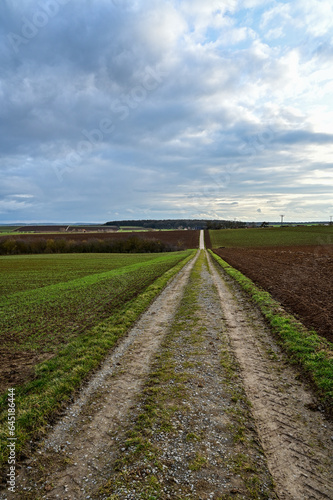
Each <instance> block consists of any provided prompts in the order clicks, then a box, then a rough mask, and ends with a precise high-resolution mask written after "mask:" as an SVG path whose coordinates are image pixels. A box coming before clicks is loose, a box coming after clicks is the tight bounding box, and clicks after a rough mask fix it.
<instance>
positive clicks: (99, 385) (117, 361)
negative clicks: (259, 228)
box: [0, 256, 333, 500]
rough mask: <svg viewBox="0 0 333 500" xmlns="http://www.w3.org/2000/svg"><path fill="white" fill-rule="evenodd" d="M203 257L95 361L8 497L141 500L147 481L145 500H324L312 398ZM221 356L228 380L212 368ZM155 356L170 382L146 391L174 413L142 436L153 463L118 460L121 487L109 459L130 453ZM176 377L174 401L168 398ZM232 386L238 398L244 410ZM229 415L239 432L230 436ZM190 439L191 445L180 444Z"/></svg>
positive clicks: (332, 487)
mask: <svg viewBox="0 0 333 500" xmlns="http://www.w3.org/2000/svg"><path fill="white" fill-rule="evenodd" d="M205 259H207V256H206V257H205V258H203V257H200V259H199V260H200V262H201V263H200V266H199V261H198V262H197V263H194V261H192V262H191V263H189V264H188V265H187V266H186V267H185V268H184V269H183V270H182V271H181V273H180V274H179V275H178V276H177V277H176V278H174V280H173V281H172V282H171V283H170V284H169V285H168V287H167V288H166V289H165V290H164V292H163V293H162V294H161V295H160V296H159V297H158V298H157V299H156V300H155V301H154V303H153V304H152V306H151V307H150V308H149V309H148V310H147V312H146V313H145V314H144V315H143V316H142V317H141V319H140V320H139V321H138V323H137V324H136V326H135V327H134V328H133V329H132V330H131V331H130V332H129V334H128V336H127V337H126V339H124V340H123V341H122V342H121V343H120V344H119V346H118V347H117V349H116V350H115V351H114V352H113V353H112V354H111V355H110V357H109V358H108V359H107V360H106V362H105V364H104V366H103V367H102V369H101V371H100V372H99V373H98V374H97V375H96V376H95V377H94V378H93V379H92V380H91V382H90V384H89V385H88V386H87V387H86V388H85V389H84V390H83V391H82V394H81V397H80V399H79V400H78V401H77V402H76V403H74V405H73V406H71V407H70V408H68V412H67V414H66V415H65V417H64V418H63V419H62V421H61V422H59V423H58V424H57V426H56V427H55V428H54V429H53V431H52V433H51V434H50V437H49V439H48V440H47V442H46V443H43V444H42V445H41V446H40V448H39V450H37V452H36V454H35V455H34V456H33V457H32V458H31V460H29V461H28V462H27V463H26V464H24V465H23V468H22V470H21V473H20V476H19V478H18V481H19V484H20V489H21V493H20V494H16V496H14V498H24V499H29V498H31V499H35V498H46V499H50V500H51V499H55V498H60V499H81V498H82V499H83V498H101V499H106V498H108V495H109V494H111V493H112V494H113V495H115V496H113V497H112V498H119V499H126V498H128V499H130V498H131V499H136V498H148V497H141V496H140V495H141V493H142V488H144V487H145V486H144V485H145V484H146V483H147V484H148V482H149V481H148V480H149V478H151V477H152V475H154V477H155V478H157V479H156V481H157V482H158V484H159V487H160V488H161V489H160V494H159V496H156V497H151V498H161V499H164V498H165V499H166V498H179V499H180V498H185V497H186V498H192V499H208V498H212V499H216V500H217V499H220V498H231V497H232V498H238V499H240V498H271V499H273V498H280V499H297V500H302V499H310V498H313V499H318V500H319V499H332V498H333V484H332V477H333V470H332V456H333V443H332V437H333V428H332V426H331V424H329V423H328V422H327V421H325V419H324V417H323V416H322V414H321V413H320V411H313V410H312V409H317V404H316V401H315V400H314V399H313V396H312V395H311V394H310V393H309V392H308V391H307V390H306V389H305V388H304V387H303V386H302V384H301V383H300V382H299V381H298V380H297V373H296V372H295V371H294V370H293V369H291V368H290V367H289V364H288V362H287V360H286V359H285V357H284V354H283V353H282V352H281V351H280V349H279V348H278V347H277V346H276V345H275V343H274V341H273V339H272V337H271V336H270V332H269V330H268V329H267V327H266V326H265V324H264V322H263V321H262V319H261V317H260V315H259V313H257V312H256V311H255V310H254V309H253V305H252V304H251V303H249V302H248V299H247V298H246V297H244V296H243V295H242V293H241V292H240V291H239V290H238V288H237V286H236V285H235V284H234V283H233V282H232V281H231V280H230V279H229V278H227V277H226V276H224V274H223V271H222V270H221V269H219V268H218V267H217V266H216V264H215V263H213V262H212V261H211V260H210V259H208V264H207V261H205ZM193 266H194V273H193V271H192V269H193ZM194 292H195V295H196V299H195V300H196V302H195V310H193V311H190V310H189V308H188V307H187V305H186V304H187V303H186V302H185V303H184V304H183V305H182V307H183V311H185V312H186V314H185V313H184V314H185V316H186V318H185V320H186V321H185V320H184V321H183V322H182V318H181V317H179V311H181V309H178V313H177V308H178V307H180V304H181V303H182V302H181V301H182V300H183V301H184V300H185V299H186V297H187V295H189V294H190V293H194ZM184 294H185V295H184ZM186 294H187V295H186ZM182 297H183V299H182ZM184 297H185V299H184ZM193 300H194V299H193ZM186 307H187V309H186ZM177 314H178V316H177ZM163 356H164V358H163ZM229 358H230V359H231V360H233V361H232V363H233V370H234V372H233V373H234V376H233V378H232V380H231V381H230V380H228V378H227V372H225V368H224V367H225V365H226V360H227V359H228V360H229ZM161 359H166V360H168V363H171V364H172V367H173V368H172V370H173V372H172V373H173V377H171V376H168V377H165V378H164V379H163V380H161V381H156V380H155V379H154V380H155V381H154V384H155V385H154V391H155V392H154V391H153V394H154V393H156V401H159V403H158V404H160V405H162V407H161V408H162V409H161V412H162V413H163V411H162V410H163V405H164V406H165V408H169V406H170V405H171V406H172V405H173V406H175V405H176V406H177V405H178V406H177V408H176V411H175V413H174V414H173V417H172V418H171V420H170V426H169V427H167V428H166V430H165V429H164V430H163V431H161V430H160V429H159V428H158V426H157V423H158V422H155V424H156V425H155V424H154V425H155V427H154V426H153V427H152V428H151V431H149V429H145V431H147V433H148V436H149V440H150V442H151V443H152V445H153V446H154V447H155V448H154V449H155V450H156V452H155V453H156V456H155V459H154V460H155V461H159V464H160V468H159V469H157V470H155V469H154V467H153V466H151V465H150V464H149V463H148V462H147V459H146V458H145V457H143V458H142V457H140V456H136V455H135V456H134V458H132V459H131V460H130V459H129V458H127V462H126V464H127V465H126V467H127V469H126V474H127V475H126V481H125V480H124V477H123V475H122V474H121V473H120V472H119V471H118V470H117V467H115V461H116V460H119V459H126V457H128V455H129V453H130V452H129V451H128V448H127V446H126V444H125V443H126V439H127V438H128V433H129V432H130V431H131V428H132V427H133V426H135V425H136V423H137V422H138V419H139V416H140V414H141V413H142V412H143V411H144V408H145V398H146V397H147V396H146V395H145V394H147V391H145V392H143V389H144V388H145V387H146V388H147V387H148V388H151V385H149V384H151V383H152V382H151V380H150V378H151V377H152V375H151V374H152V373H156V370H158V369H163V363H162V366H160V368H158V366H159V365H158V363H160V364H161ZM230 363H231V361H230ZM177 374H178V375H177ZM178 376H181V382H179V383H181V385H182V392H181V398H180V399H177V398H176V399H174V398H175V396H174V392H172V391H173V389H174V385H175V384H177V377H178ZM147 384H148V385H147ZM237 391H245V396H246V397H247V399H248V400H249V401H250V403H251V408H252V409H250V406H247V404H246V402H245V400H246V397H245V398H242V397H241V396H240V395H239V392H237ZM159 394H161V395H162V394H163V395H164V396H163V398H162V399H161V400H159V399H158V398H159ZM171 395H172V396H171ZM168 398H169V399H168ZM170 398H171V399H172V398H173V399H172V401H171V399H170ZM236 401H237V402H236ZM240 401H241V403H240ZM158 408H159V407H158V406H157V409H158ZM165 408H164V410H165ZM235 410H237V411H235ZM156 411H157V410H156ZM158 411H159V410H158ZM158 411H157V414H159V413H158ZM238 419H241V422H242V428H243V431H242V432H243V433H244V435H243V438H242V439H238V440H236V439H235V436H234V435H233V432H234V429H235V428H236V424H237V423H238V424H239V420H238ZM244 419H247V422H245V423H244ZM238 424H237V425H238ZM152 425H153V424H152ZM156 426H157V427H156ZM148 431H149V432H148ZM192 435H195V436H200V439H199V438H198V439H195V440H194V441H195V442H192V441H191V440H190V439H188V436H192ZM261 447H262V449H263V450H264V454H263V455H262V454H261V452H260V449H261ZM199 455H200V456H202V457H203V458H202V464H201V465H200V467H199V466H198V467H194V466H193V463H194V462H193V457H197V456H199ZM240 456H241V457H248V460H250V459H251V467H250V465H249V464H248V463H247V464H245V465H246V466H245V465H244V466H243V468H242V467H241V465H238V467H240V468H238V469H237V468H236V466H235V460H236V458H237V457H238V458H239V457H240ZM191 464H192V465H191ZM231 464H232V465H231ZM254 469H256V470H255V471H254ZM251 474H252V475H251ZM254 474H255V477H256V478H257V481H259V482H260V484H259V486H258V489H257V491H259V492H260V494H258V493H256V495H257V496H254V493H253V494H252V493H251V490H250V489H249V486H248V483H249V481H250V480H253V482H254V476H253V475H254ZM271 479H273V480H274V482H275V484H276V487H275V491H273V490H272V486H271V483H272V481H271ZM124 481H125V482H124ZM147 481H148V482H147ZM106 484H107V485H108V486H107V487H106V488H104V489H102V490H101V489H99V488H100V487H103V486H105V485H106ZM149 484H150V483H149ZM253 484H254V483H253ZM23 487H24V488H26V489H25V490H22V488H23ZM147 487H148V486H147ZM149 487H151V486H149ZM156 487H157V486H156ZM140 488H141V490H140ZM228 495H230V497H229V496H228ZM0 498H7V497H6V495H5V494H2V495H0ZM8 498H11V497H10V496H8Z"/></svg>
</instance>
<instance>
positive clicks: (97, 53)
mask: <svg viewBox="0 0 333 500" xmlns="http://www.w3.org/2000/svg"><path fill="white" fill-rule="evenodd" d="M332 20H333V4H332V1H331V0H293V1H271V0H210V1H205V2H204V1H202V0H20V1H17V0H2V1H1V4H0V37H1V43H0V67H1V73H0V103H1V106H0V221H1V222H4V223H6V222H105V221H107V220H114V219H118V220H119V219H123V218H125V219H139V218H145V219H150V218H184V217H186V218H222V219H240V220H245V221H246V220H247V221H252V220H256V221H262V220H266V221H276V220H280V215H281V214H284V215H285V221H288V220H289V221H305V220H328V219H329V216H330V215H333V198H332V187H333V169H332V165H333V163H332V162H333V155H332V153H333V98H332V94H333V40H332V34H333V21H332Z"/></svg>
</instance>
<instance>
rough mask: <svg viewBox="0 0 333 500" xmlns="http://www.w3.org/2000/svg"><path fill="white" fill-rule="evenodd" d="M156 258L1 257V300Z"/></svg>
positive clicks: (133, 256) (125, 256)
mask: <svg viewBox="0 0 333 500" xmlns="http://www.w3.org/2000/svg"><path fill="white" fill-rule="evenodd" d="M154 259H156V255H155V254H57V255H54V254H47V255H19V256H17V255H13V256H10V257H0V273H1V281H0V298H1V296H3V295H6V296H7V297H8V296H9V295H10V294H12V293H15V292H19V291H25V290H33V289H35V288H41V287H44V286H49V285H54V284H56V283H61V282H67V281H71V280H74V279H76V278H82V277H84V276H88V275H91V274H96V273H101V272H105V271H111V270H113V269H119V268H121V267H124V266H128V265H131V264H136V263H140V262H148V261H150V260H154Z"/></svg>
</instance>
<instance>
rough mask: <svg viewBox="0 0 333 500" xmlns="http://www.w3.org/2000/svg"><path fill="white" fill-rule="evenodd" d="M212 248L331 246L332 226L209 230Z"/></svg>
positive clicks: (332, 238)
mask: <svg viewBox="0 0 333 500" xmlns="http://www.w3.org/2000/svg"><path fill="white" fill-rule="evenodd" d="M209 234H210V239H211V244H212V248H218V247H226V248H228V247H261V246H294V245H329V244H333V226H297V227H272V228H262V229H261V228H258V229H218V230H210V231H209Z"/></svg>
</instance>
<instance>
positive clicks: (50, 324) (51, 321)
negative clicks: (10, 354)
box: [0, 253, 183, 351]
mask: <svg viewBox="0 0 333 500" xmlns="http://www.w3.org/2000/svg"><path fill="white" fill-rule="evenodd" d="M181 258H183V254H179V253H177V254H167V255H166V256H165V255H164V256H161V257H156V256H155V259H153V260H150V261H148V262H140V263H135V264H131V265H128V266H124V267H122V268H119V269H113V270H111V271H107V272H104V273H98V274H93V275H89V276H84V277H82V278H77V279H74V280H71V281H68V282H62V283H57V284H53V285H49V286H44V287H42V288H37V289H34V290H27V291H23V292H17V293H13V294H10V295H9V296H5V297H4V296H3V297H2V299H1V301H0V331H1V339H2V348H5V349H11V348H13V347H14V348H15V349H16V350H17V349H18V348H19V349H25V350H26V349H28V350H31V349H32V350H34V351H36V350H39V351H41V350H42V351H50V350H51V351H53V350H57V349H58V348H59V346H60V345H62V344H65V343H66V342H68V340H69V339H70V338H72V337H73V336H75V335H78V334H79V333H81V332H82V331H83V330H85V329H86V328H89V327H91V326H92V325H94V324H96V323H98V322H99V321H100V320H102V319H103V318H105V317H106V316H108V315H110V314H111V313H112V311H114V310H115V309H116V308H118V307H120V306H121V305H122V304H123V303H125V302H127V301H128V300H130V299H132V298H133V297H135V296H136V295H137V294H138V293H140V292H141V291H142V290H143V289H144V288H145V287H147V286H148V285H149V284H150V283H151V282H152V281H154V280H155V279H156V278H157V277H158V276H161V275H162V274H163V273H164V272H165V271H166V270H167V269H169V268H170V267H171V266H173V265H175V264H177V262H179V260H181Z"/></svg>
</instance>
